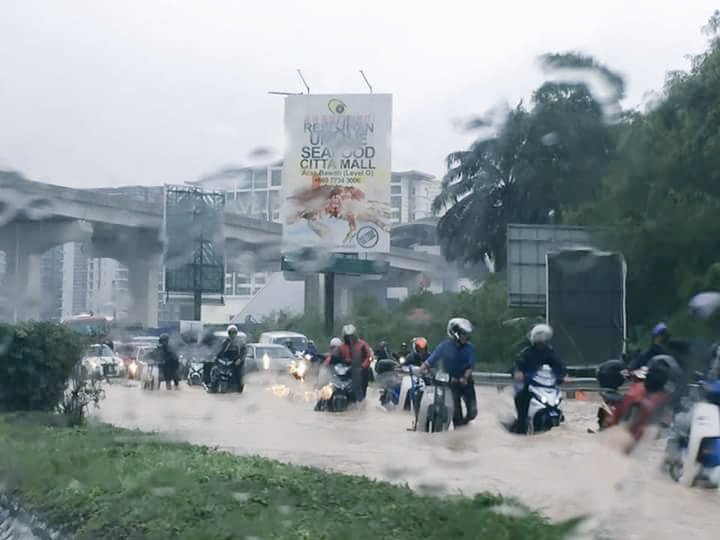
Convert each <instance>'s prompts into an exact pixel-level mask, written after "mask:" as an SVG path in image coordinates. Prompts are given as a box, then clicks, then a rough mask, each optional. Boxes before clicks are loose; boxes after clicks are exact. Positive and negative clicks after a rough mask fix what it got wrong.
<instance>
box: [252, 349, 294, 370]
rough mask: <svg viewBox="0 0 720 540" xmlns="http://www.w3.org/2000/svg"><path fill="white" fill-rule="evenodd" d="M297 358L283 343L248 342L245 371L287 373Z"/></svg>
mask: <svg viewBox="0 0 720 540" xmlns="http://www.w3.org/2000/svg"><path fill="white" fill-rule="evenodd" d="M297 360H298V358H297V356H295V355H294V354H293V353H292V352H290V349H288V348H287V347H285V346H284V345H274V344H270V343H250V344H249V345H248V346H247V356H246V357H245V371H246V372H250V371H259V372H261V373H262V372H269V373H282V372H284V373H289V372H290V368H291V367H292V366H294V365H295V363H296V362H297Z"/></svg>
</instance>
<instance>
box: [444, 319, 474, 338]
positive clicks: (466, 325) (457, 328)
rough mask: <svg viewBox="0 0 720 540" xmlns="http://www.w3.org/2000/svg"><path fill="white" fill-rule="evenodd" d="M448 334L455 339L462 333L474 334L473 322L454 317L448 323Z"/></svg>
mask: <svg viewBox="0 0 720 540" xmlns="http://www.w3.org/2000/svg"><path fill="white" fill-rule="evenodd" d="M447 334H448V336H449V337H451V338H453V339H458V338H459V337H460V335H461V334H466V335H469V334H472V324H470V321H468V320H467V319H463V318H461V317H453V318H452V319H450V320H449V321H448V323H447Z"/></svg>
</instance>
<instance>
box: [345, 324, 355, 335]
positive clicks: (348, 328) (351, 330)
mask: <svg viewBox="0 0 720 540" xmlns="http://www.w3.org/2000/svg"><path fill="white" fill-rule="evenodd" d="M355 332H357V329H356V328H355V325H354V324H346V325H345V326H343V329H342V333H343V336H354V335H355Z"/></svg>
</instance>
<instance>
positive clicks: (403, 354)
mask: <svg viewBox="0 0 720 540" xmlns="http://www.w3.org/2000/svg"><path fill="white" fill-rule="evenodd" d="M409 354H410V348H409V347H408V344H407V343H406V342H404V341H403V342H402V343H401V344H400V350H399V351H398V352H396V353H392V356H393V358H394V359H395V360H397V361H398V362H399V361H400V359H401V358H405V359H407V357H408V355H409Z"/></svg>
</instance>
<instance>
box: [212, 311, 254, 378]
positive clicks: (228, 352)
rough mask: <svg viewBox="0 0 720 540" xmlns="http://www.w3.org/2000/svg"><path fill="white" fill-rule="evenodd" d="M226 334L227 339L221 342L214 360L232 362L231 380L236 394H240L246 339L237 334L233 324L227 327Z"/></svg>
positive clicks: (242, 335) (243, 335)
mask: <svg viewBox="0 0 720 540" xmlns="http://www.w3.org/2000/svg"><path fill="white" fill-rule="evenodd" d="M227 334H228V337H226V338H225V339H224V340H223V342H222V345H221V346H220V351H218V353H217V355H216V358H218V359H219V358H223V359H225V360H229V361H230V362H232V367H231V369H232V376H233V380H234V381H235V383H236V384H237V390H238V392H242V391H243V390H244V388H245V385H244V383H243V366H244V364H245V356H246V354H247V347H246V346H245V340H246V337H245V334H240V333H239V332H238V328H237V326H235V325H234V324H231V325H230V326H228V327H227Z"/></svg>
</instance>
